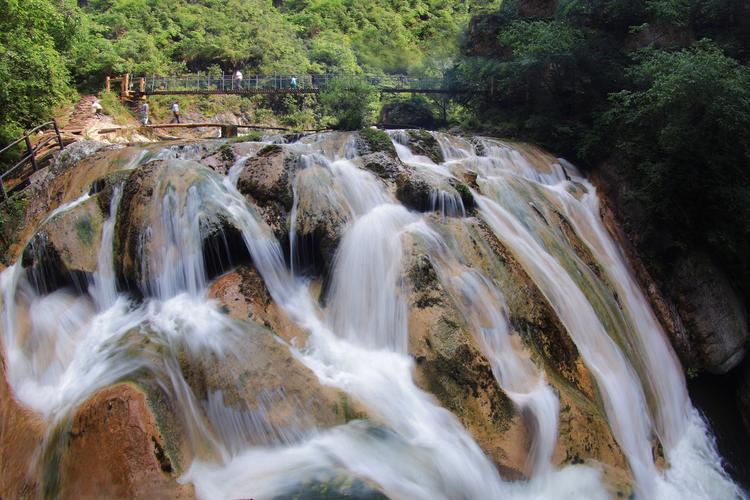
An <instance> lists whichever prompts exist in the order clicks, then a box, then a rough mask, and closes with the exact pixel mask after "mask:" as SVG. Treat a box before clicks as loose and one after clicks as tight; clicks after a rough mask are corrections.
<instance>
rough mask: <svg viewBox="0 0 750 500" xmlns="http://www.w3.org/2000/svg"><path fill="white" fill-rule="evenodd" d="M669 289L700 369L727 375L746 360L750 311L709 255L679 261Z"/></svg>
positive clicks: (687, 256) (669, 280) (672, 274)
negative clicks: (749, 312)
mask: <svg viewBox="0 0 750 500" xmlns="http://www.w3.org/2000/svg"><path fill="white" fill-rule="evenodd" d="M667 283H668V289H669V290H670V292H671V295H672V297H673V298H674V301H675V304H676V305H677V310H678V312H679V314H680V317H681V318H682V321H683V323H684V324H685V327H686V328H687V331H688V334H689V336H690V342H691V346H692V348H693V350H694V351H695V355H696V358H697V359H696V362H697V365H698V366H697V368H699V369H704V370H708V371H710V372H712V373H719V374H720V373H726V372H728V371H729V370H731V369H732V368H734V367H735V366H737V365H738V364H739V363H740V361H742V359H743V358H744V357H745V350H746V347H745V346H746V344H747V340H748V323H747V311H746V309H745V304H744V302H743V300H742V299H741V297H740V296H739V294H738V293H737V292H736V291H735V290H734V289H733V288H732V285H731V284H730V282H729V278H728V277H727V276H726V275H725V274H724V272H723V271H722V270H721V269H719V267H718V266H717V265H716V264H715V263H714V262H713V261H712V260H711V259H710V258H709V257H708V256H707V255H705V254H701V253H690V254H685V255H683V256H681V257H679V258H678V259H676V260H675V262H674V266H673V268H672V270H671V273H670V276H669V278H668V279H667Z"/></svg>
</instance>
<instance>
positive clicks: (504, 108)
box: [453, 0, 750, 292]
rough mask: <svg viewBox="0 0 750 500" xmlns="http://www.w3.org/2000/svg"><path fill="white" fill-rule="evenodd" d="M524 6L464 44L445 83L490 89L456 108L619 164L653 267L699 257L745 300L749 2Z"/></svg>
mask: <svg viewBox="0 0 750 500" xmlns="http://www.w3.org/2000/svg"><path fill="white" fill-rule="evenodd" d="M522 3H524V2H522V1H521V0H507V1H506V2H504V3H503V6H502V7H501V9H500V10H498V11H497V12H496V13H494V14H492V15H489V16H484V17H483V18H481V19H478V20H475V21H474V23H473V24H474V26H481V27H482V30H481V32H478V30H474V31H473V32H471V33H470V36H469V37H467V38H466V41H465V43H464V46H463V51H464V54H465V57H464V58H462V60H461V61H460V63H459V64H458V66H457V67H456V68H455V69H454V73H453V75H454V77H455V78H458V79H461V80H462V81H469V82H474V84H475V85H476V86H477V87H480V86H482V87H486V86H487V85H488V84H489V85H490V86H491V88H492V89H493V92H492V93H491V94H489V95H488V94H476V95H470V96H468V97H467V98H466V100H465V101H464V103H465V104H466V105H467V106H468V108H469V109H470V110H472V111H473V117H472V121H471V123H472V124H473V125H475V126H487V125H488V124H489V125H490V126H491V128H493V129H494V132H496V133H500V134H505V135H512V136H516V137H521V138H524V139H527V140H531V141H534V142H539V143H542V144H543V145H546V146H548V147H549V148H551V149H553V150H555V151H556V152H558V153H562V154H564V155H567V156H569V157H571V158H574V159H575V160H577V161H578V162H579V163H582V164H584V165H586V166H588V167H589V168H595V167H596V166H597V165H599V164H602V163H604V162H608V163H610V164H617V165H619V170H620V175H621V177H622V178H623V179H625V180H626V181H627V191H628V193H629V196H628V199H629V200H630V201H629V202H627V201H626V205H628V206H629V207H631V208H632V214H636V215H633V216H634V217H637V218H638V221H637V222H638V224H639V226H638V227H639V233H641V234H640V235H639V236H641V237H642V241H644V245H645V246H646V247H647V248H642V250H644V251H646V252H648V253H649V254H651V255H652V256H654V257H655V260H657V261H658V260H660V259H661V262H656V264H662V265H666V264H668V262H669V259H670V257H671V256H673V255H674V254H675V252H679V251H680V250H681V249H684V248H686V247H690V248H696V247H697V248H702V249H705V250H708V251H710V252H711V253H712V254H713V255H714V257H716V258H717V259H718V260H719V261H720V262H721V263H722V264H723V265H724V267H725V268H726V269H727V270H728V271H730V272H731V274H732V276H733V277H734V278H735V280H736V281H735V284H737V285H738V286H739V287H741V288H743V289H744V290H745V291H746V292H750V265H749V264H748V259H747V255H748V254H749V251H750V208H748V207H750V171H749V168H748V167H750V132H749V131H750V67H748V62H749V61H750V4H748V3H747V2H732V1H730V0H560V1H558V2H556V3H555V8H554V9H553V10H552V11H548V12H545V13H539V12H537V13H529V12H528V9H526V10H524V8H522V7H523V6H522ZM526 3H528V2H526ZM626 215H628V214H626Z"/></svg>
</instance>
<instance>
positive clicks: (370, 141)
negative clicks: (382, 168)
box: [357, 128, 397, 158]
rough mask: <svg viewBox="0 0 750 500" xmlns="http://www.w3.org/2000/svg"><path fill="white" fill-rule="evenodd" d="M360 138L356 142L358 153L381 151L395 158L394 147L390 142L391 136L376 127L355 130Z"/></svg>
mask: <svg viewBox="0 0 750 500" xmlns="http://www.w3.org/2000/svg"><path fill="white" fill-rule="evenodd" d="M357 136H358V138H359V139H360V141H358V142H359V144H357V146H358V149H359V153H360V155H366V154H369V153H377V152H382V153H385V154H387V155H389V156H390V157H392V158H397V155H396V148H395V147H394V146H393V142H391V137H390V136H389V135H388V134H386V133H385V132H384V131H382V130H380V129H377V128H363V129H361V130H360V131H359V132H357Z"/></svg>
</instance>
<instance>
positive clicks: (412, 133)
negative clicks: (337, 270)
mask: <svg viewBox="0 0 750 500" xmlns="http://www.w3.org/2000/svg"><path fill="white" fill-rule="evenodd" d="M407 134H408V135H409V147H410V148H411V150H412V152H413V153H415V154H417V155H420V156H426V157H427V158H429V159H430V160H432V161H434V162H435V163H443V162H444V161H445V157H444V156H443V150H442V149H441V148H440V143H439V142H438V141H437V139H435V137H433V135H432V134H431V133H429V132H428V131H426V130H421V129H420V130H409V131H407Z"/></svg>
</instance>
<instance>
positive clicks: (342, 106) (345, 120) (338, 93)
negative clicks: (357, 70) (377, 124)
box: [320, 76, 378, 130]
mask: <svg viewBox="0 0 750 500" xmlns="http://www.w3.org/2000/svg"><path fill="white" fill-rule="evenodd" d="M320 104H321V106H322V108H323V110H324V113H325V114H326V115H327V116H329V117H330V121H331V125H332V126H334V127H336V128H338V129H343V130H356V129H359V128H362V127H365V126H367V125H369V124H370V123H371V122H372V121H373V119H374V115H375V112H376V110H377V104H378V98H377V94H376V92H375V88H374V87H373V86H372V85H370V84H368V83H366V82H365V81H363V80H362V79H360V78H356V77H355V78H351V77H345V76H344V77H339V78H336V79H334V80H331V82H329V84H328V86H326V88H325V89H324V90H323V91H322V92H321V93H320Z"/></svg>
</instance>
